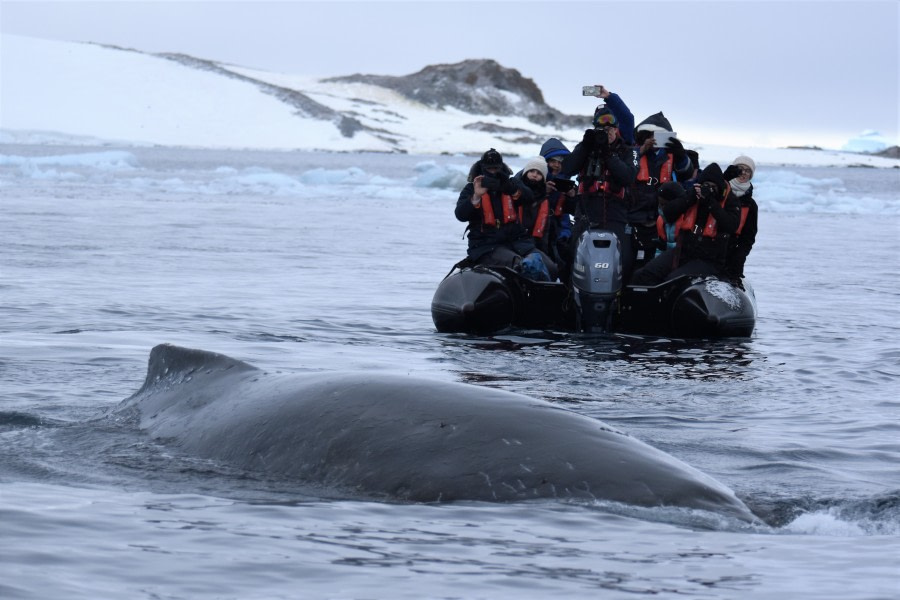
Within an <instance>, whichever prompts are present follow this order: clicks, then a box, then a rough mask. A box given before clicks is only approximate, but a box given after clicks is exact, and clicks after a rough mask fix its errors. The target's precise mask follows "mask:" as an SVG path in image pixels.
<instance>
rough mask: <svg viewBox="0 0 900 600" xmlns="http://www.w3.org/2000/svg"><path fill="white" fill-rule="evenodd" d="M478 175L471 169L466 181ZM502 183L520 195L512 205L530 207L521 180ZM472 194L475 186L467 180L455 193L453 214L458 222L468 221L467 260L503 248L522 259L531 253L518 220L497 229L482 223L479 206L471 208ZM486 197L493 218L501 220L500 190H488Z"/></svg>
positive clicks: (528, 238)
mask: <svg viewBox="0 0 900 600" xmlns="http://www.w3.org/2000/svg"><path fill="white" fill-rule="evenodd" d="M473 173H474V174H473ZM507 173H508V169H507ZM481 174H482V173H481V171H480V168H478V169H475V170H473V172H472V173H470V180H471V179H474V177H475V175H481ZM506 181H508V182H509V185H513V186H515V189H516V190H518V191H519V192H520V196H519V198H518V200H517V201H516V202H515V205H516V207H517V208H518V206H520V205H521V204H523V203H525V204H530V203H531V202H532V200H533V196H532V193H531V190H529V189H528V188H527V187H526V186H525V185H524V184H523V183H522V182H521V181H519V180H517V179H516V178H515V177H511V178H508V179H507V180H506ZM474 194H475V183H474V182H473V181H469V183H467V184H466V186H465V187H464V188H463V189H462V191H461V192H460V193H459V199H458V200H457V202H456V211H455V214H456V218H457V219H458V220H460V221H468V222H469V226H468V227H467V229H468V232H469V234H468V235H469V249H468V255H469V258H471V259H472V260H475V261H477V260H478V259H479V258H481V257H482V256H484V255H485V254H488V253H489V252H491V251H493V250H494V249H496V248H497V247H499V246H507V247H509V248H511V249H512V250H513V251H514V252H516V253H517V254H519V255H522V256H525V255H526V254H528V253H529V252H531V251H532V250H534V241H533V240H532V238H531V236H530V235H529V234H528V232H527V231H526V230H525V228H524V227H523V226H522V224H521V223H519V222H518V221H516V222H514V223H507V224H502V225H500V226H499V227H498V226H497V225H496V224H493V223H491V224H485V222H484V212H483V211H482V209H481V207H475V206H474V205H473V204H472V196H473V195H474ZM488 194H490V197H491V206H492V207H493V209H494V215H495V216H496V217H497V218H501V219H502V215H503V204H502V200H501V197H502V191H500V190H491V191H489V192H488Z"/></svg>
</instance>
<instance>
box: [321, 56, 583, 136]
mask: <svg viewBox="0 0 900 600" xmlns="http://www.w3.org/2000/svg"><path fill="white" fill-rule="evenodd" d="M324 81H328V82H346V83H366V84H370V85H377V86H380V87H384V88H388V89H391V90H394V91H396V92H397V93H399V94H401V95H402V96H404V97H406V98H409V99H410V100H414V101H416V102H419V103H421V104H424V105H426V106H429V107H431V108H435V109H438V110H442V109H445V108H447V107H452V108H456V109H458V110H461V111H463V112H467V113H470V114H473V115H500V116H521V117H525V118H526V119H528V120H529V121H531V122H532V123H535V124H538V125H556V126H558V127H581V126H583V125H584V123H585V117H584V116H574V115H565V114H563V113H561V112H560V111H558V110H557V109H555V108H552V107H551V106H548V105H547V104H546V103H545V102H544V95H543V94H542V93H541V90H540V88H538V86H537V84H535V82H534V81H533V80H532V79H529V78H527V77H523V76H522V74H521V73H519V71H517V70H516V69H509V68H506V67H503V66H502V65H500V64H499V63H498V62H496V61H494V60H465V61H462V62H459V63H455V64H451V65H430V66H427V67H425V68H424V69H422V70H421V71H418V72H416V73H413V74H411V75H403V76H390V75H362V74H356V75H348V76H343V77H332V78H329V79H325V80H324Z"/></svg>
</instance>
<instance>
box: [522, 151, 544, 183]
mask: <svg viewBox="0 0 900 600" xmlns="http://www.w3.org/2000/svg"><path fill="white" fill-rule="evenodd" d="M532 169H534V170H535V171H540V172H541V175H543V176H544V179H547V161H546V160H544V157H543V156H538V157H536V158H532V159H531V160H529V161H528V162H527V163H525V166H524V167H522V175H524V174H525V173H527V172H528V171H530V170H532Z"/></svg>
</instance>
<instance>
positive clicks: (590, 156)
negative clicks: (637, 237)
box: [562, 105, 637, 279]
mask: <svg viewBox="0 0 900 600" xmlns="http://www.w3.org/2000/svg"><path fill="white" fill-rule="evenodd" d="M629 114H630V113H629ZM592 124H593V126H594V127H593V129H587V130H586V131H585V132H584V137H583V138H582V140H581V142H579V143H578V145H576V146H575V148H574V149H573V150H572V153H571V154H569V155H568V156H567V157H566V158H565V160H563V168H562V172H563V174H568V173H578V192H577V194H576V196H575V197H574V198H573V199H571V200H568V199H567V202H566V212H569V213H572V214H574V215H575V226H574V227H573V231H572V240H573V244H577V243H578V239H579V238H580V237H581V234H582V233H583V232H584V231H586V230H587V229H589V228H598V229H606V230H609V231H612V232H613V233H614V234H615V236H616V238H618V240H619V244H620V246H621V257H622V272H623V275H624V276H625V278H626V279H627V278H628V274H629V273H630V272H631V255H632V252H631V236H630V235H627V234H626V232H625V230H626V226H627V224H628V208H627V205H626V199H625V190H626V188H628V187H629V186H630V185H631V184H632V183H633V182H634V177H635V175H637V166H636V164H635V158H634V154H635V153H634V149H633V148H632V146H631V144H629V143H627V142H626V141H625V140H624V138H623V136H622V134H621V132H620V131H619V128H618V126H619V121H618V119H617V117H616V115H615V114H613V112H612V111H611V110H610V109H609V108H607V107H606V106H604V105H600V106H598V107H597V109H596V110H595V111H594V118H593V120H592Z"/></svg>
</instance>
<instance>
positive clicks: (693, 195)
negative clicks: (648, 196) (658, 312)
mask: <svg viewBox="0 0 900 600" xmlns="http://www.w3.org/2000/svg"><path fill="white" fill-rule="evenodd" d="M662 213H663V219H664V221H665V223H666V224H674V225H675V230H676V244H675V248H672V249H670V250H666V251H665V252H663V253H662V254H660V255H659V256H657V257H656V258H654V259H653V260H651V261H650V262H649V263H647V264H646V265H644V267H642V268H640V269H638V270H637V271H635V272H634V275H633V277H632V278H631V283H632V284H634V285H647V286H652V285H658V284H660V283H662V282H663V281H666V280H669V279H674V278H676V277H680V276H681V275H715V276H719V277H723V278H727V275H726V270H725V258H726V255H727V249H728V244H729V241H730V239H731V236H732V234H734V232H735V231H737V228H738V225H739V223H740V201H739V200H738V198H737V197H736V196H735V195H734V194H733V193H732V192H731V187H730V186H729V185H728V183H727V182H726V181H725V177H724V175H723V173H722V169H721V167H719V165H718V164H716V163H712V164H710V165H709V166H708V167H706V168H705V169H703V172H701V173H700V177H699V178H698V181H697V183H695V184H694V186H693V188H692V189H689V190H687V193H686V194H685V195H684V196H675V197H673V198H672V199H671V200H670V201H668V202H666V203H665V205H664V206H663V207H662Z"/></svg>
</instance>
